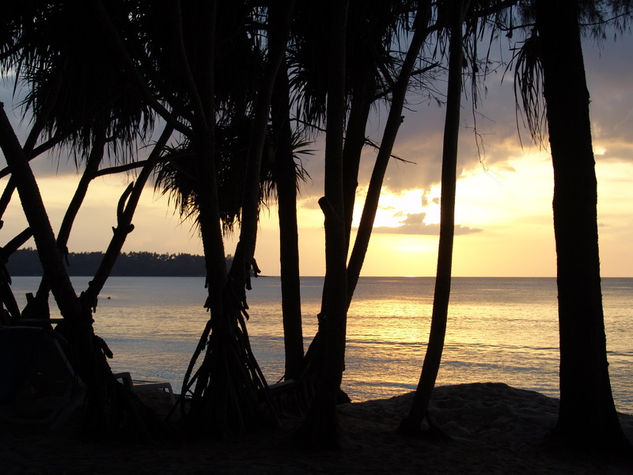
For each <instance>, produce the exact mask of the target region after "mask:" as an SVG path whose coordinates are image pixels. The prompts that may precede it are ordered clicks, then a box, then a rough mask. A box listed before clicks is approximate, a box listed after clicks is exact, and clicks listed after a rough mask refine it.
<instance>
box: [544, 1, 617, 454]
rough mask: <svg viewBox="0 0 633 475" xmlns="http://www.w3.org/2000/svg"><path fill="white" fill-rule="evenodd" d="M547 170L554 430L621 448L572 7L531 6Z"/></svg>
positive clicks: (585, 100) (580, 441)
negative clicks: (552, 259) (556, 340)
mask: <svg viewBox="0 0 633 475" xmlns="http://www.w3.org/2000/svg"><path fill="white" fill-rule="evenodd" d="M535 5H536V25H537V29H538V34H539V38H540V46H541V54H542V57H541V59H542V65H543V74H544V93H545V101H546V104H547V123H548V129H549V140H550V148H551V154H552V163H553V167H554V200H553V209H554V232H555V237H556V256H557V284H558V318H559V329H560V409H559V417H558V423H557V426H556V432H557V433H558V435H560V436H561V437H562V438H564V439H566V440H569V441H571V442H573V443H578V444H582V445H594V444H597V445H601V446H607V447H608V446H621V445H624V444H625V437H624V435H623V433H622V429H621V427H620V424H619V422H618V418H617V415H616V411H615V407H614V403H613V397H612V395H611V385H610V381H609V372H608V363H607V356H606V337H605V330H604V317H603V310H602V294H601V288H600V262H599V253H598V226H597V211H596V204H597V184H596V175H595V169H594V165H595V162H594V156H593V148H592V142H591V126H590V119H589V93H588V90H587V84H586V79H585V70H584V64H583V57H582V46H581V41H580V33H579V26H578V16H577V15H578V9H577V2H568V1H562V0H537V1H536V2H535Z"/></svg>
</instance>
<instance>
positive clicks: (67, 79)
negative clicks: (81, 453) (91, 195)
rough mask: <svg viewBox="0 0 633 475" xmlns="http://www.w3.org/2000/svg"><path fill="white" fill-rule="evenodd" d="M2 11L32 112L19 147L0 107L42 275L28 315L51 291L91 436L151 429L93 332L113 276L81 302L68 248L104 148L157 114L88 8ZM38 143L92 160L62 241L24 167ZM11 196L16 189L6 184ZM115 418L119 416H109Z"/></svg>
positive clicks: (125, 217)
mask: <svg viewBox="0 0 633 475" xmlns="http://www.w3.org/2000/svg"><path fill="white" fill-rule="evenodd" d="M5 13H6V14H5V16H3V22H2V28H3V30H2V42H3V49H4V51H3V53H4V54H3V56H2V61H3V66H4V67H5V68H7V70H12V71H15V74H16V81H18V82H20V81H24V83H25V84H26V85H27V87H28V91H29V92H28V93H27V96H26V100H25V105H26V110H27V114H30V115H32V117H33V119H32V128H31V131H30V133H29V136H28V138H27V140H26V142H25V144H24V145H21V144H20V143H19V141H18V139H17V137H16V135H15V132H14V130H13V128H12V126H11V124H10V122H9V120H8V118H7V116H6V113H4V111H3V112H2V115H1V116H0V122H1V125H2V127H1V129H0V130H1V133H0V146H1V147H2V151H3V154H4V157H5V160H6V162H7V165H8V169H9V172H10V173H11V179H10V181H9V185H11V184H15V186H16V188H17V191H18V194H19V196H20V201H21V203H22V208H23V210H24V213H25V216H26V218H27V221H28V223H29V227H30V232H31V233H32V234H33V238H34V240H35V244H36V247H37V250H38V255H39V257H40V261H41V264H42V268H43V271H44V277H43V283H42V285H41V286H40V293H39V294H40V297H41V301H40V303H39V304H38V305H35V307H36V308H30V309H29V310H30V311H31V312H32V313H33V316H37V317H40V318H41V317H42V313H41V312H44V313H46V312H45V306H46V303H45V300H46V299H47V297H46V295H47V293H48V289H49V288H50V290H51V291H52V293H53V296H54V298H55V301H56V303H57V306H58V307H59V310H60V312H61V314H62V316H63V322H62V323H60V324H59V325H58V326H57V329H56V330H57V331H58V332H59V333H61V334H63V335H64V336H65V337H66V339H67V340H68V343H69V345H68V348H69V350H68V351H69V355H68V356H69V358H70V360H71V362H72V364H73V366H74V368H75V370H76V371H77V373H78V375H79V376H80V377H81V379H82V380H83V382H84V383H85V384H86V385H87V388H88V413H87V419H86V424H87V426H88V427H89V428H90V430H93V431H95V432H100V433H102V432H108V431H117V430H119V429H121V426H122V425H125V424H126V423H129V425H130V427H128V428H127V429H128V430H129V429H130V428H131V429H132V430H134V429H135V428H136V429H140V430H141V431H143V430H145V431H146V430H147V427H146V426H145V422H147V420H146V419H145V417H144V416H143V415H142V414H143V409H142V408H141V406H140V405H138V403H137V400H136V399H135V398H134V397H132V395H131V393H127V392H126V391H125V390H124V389H123V388H122V386H121V385H119V384H118V383H117V382H116V381H115V379H114V376H113V375H112V373H111V371H110V368H109V365H108V363H107V361H106V355H108V354H109V349H108V348H107V345H105V344H104V342H103V340H101V339H100V338H98V337H97V336H96V335H95V334H94V330H93V326H92V322H93V319H92V310H93V309H94V307H95V306H96V298H97V296H98V292H99V291H100V290H101V286H102V285H103V282H104V281H105V278H107V275H108V274H109V270H108V269H107V266H106V267H102V270H101V271H100V274H99V277H98V279H97V281H98V282H101V283H100V285H99V286H93V287H92V289H91V290H89V291H87V293H83V294H82V295H80V296H78V295H77V294H76V293H75V289H74V288H73V285H72V284H71V282H70V279H69V277H68V272H67V270H66V267H65V264H64V261H63V255H64V251H63V249H65V247H66V243H67V240H68V235H69V233H70V229H71V227H72V222H73V220H74V217H75V215H76V213H77V210H78V209H79V207H80V205H81V201H82V200H83V197H84V196H85V194H86V191H87V187H88V183H89V182H90V180H91V179H92V178H94V177H95V176H96V174H97V173H98V168H99V165H100V163H101V161H102V158H103V156H104V154H105V151H106V148H107V144H109V146H110V147H111V148H110V149H109V151H110V152H111V153H114V152H115V151H118V152H121V149H126V150H128V151H131V150H132V149H133V145H134V143H135V141H136V138H137V137H142V136H143V134H144V133H145V132H148V131H150V130H151V128H152V112H151V110H150V109H149V108H148V107H147V105H146V103H145V102H144V101H143V100H139V98H141V97H142V96H141V95H140V94H139V91H138V88H137V86H136V85H135V84H134V82H133V81H132V80H131V77H130V76H129V75H128V74H127V71H126V68H125V67H124V65H123V64H122V62H121V60H120V58H119V56H118V55H117V54H115V52H114V51H113V50H112V48H111V45H110V44H109V43H108V42H107V41H106V40H105V38H104V37H103V36H102V35H100V34H99V32H98V22H97V21H96V18H95V16H94V15H92V14H91V13H92V11H91V10H90V9H89V8H88V7H87V5H86V4H84V3H82V2H40V3H32V2H27V3H22V4H20V5H14V6H12V7H11V8H9V11H8V12H5ZM168 136H169V133H167V134H163V137H161V140H160V145H159V148H158V149H157V150H156V151H155V152H154V153H153V154H152V158H151V160H150V162H155V160H156V159H157V157H158V155H159V154H160V148H161V147H162V146H164V145H165V142H166V140H167V138H168ZM40 141H41V143H42V145H44V144H46V143H49V142H51V141H52V142H54V143H58V144H59V146H60V147H61V150H63V151H65V150H71V152H70V153H74V154H75V157H76V158H77V159H78V160H79V161H80V160H81V159H83V158H87V166H86V172H85V173H84V177H83V178H82V180H80V185H79V188H78V191H77V193H76V194H75V197H74V199H73V201H72V202H71V204H70V206H69V209H68V212H67V214H66V217H65V219H64V222H63V224H62V228H61V230H60V233H59V234H58V236H55V234H54V233H53V230H52V228H51V225H50V222H49V220H48V216H47V213H46V208H45V205H44V202H43V200H42V197H41V195H40V193H39V190H38V187H37V181H36V179H35V176H34V174H33V172H32V170H31V168H30V166H29V163H28V162H29V160H30V159H31V158H33V155H34V151H35V150H37V148H38V147H36V146H35V145H36V144H37V143H38V142H40ZM119 147H120V148H119ZM148 173H149V172H148V171H144V172H143V173H142V174H141V176H140V177H139V180H138V181H137V183H136V184H135V185H134V187H133V190H132V189H131V190H130V192H128V193H126V194H125V195H124V199H122V201H121V203H120V206H119V208H120V213H119V219H120V220H119V225H120V226H119V230H121V231H123V230H125V232H124V233H123V240H124V236H125V235H127V233H128V232H129V231H130V229H131V228H130V226H131V224H130V221H131V218H132V215H133V212H134V209H135V206H136V202H137V201H138V196H139V195H140V192H141V191H142V189H143V185H144V180H145V179H146V177H147V175H148ZM7 190H9V191H10V187H9V186H8V187H7ZM8 194H9V193H8V192H7V191H6V190H5V195H8ZM115 238H116V232H115ZM121 245H122V240H119V243H118V244H117V245H115V246H111V250H110V251H109V253H108V255H109V258H110V259H112V258H114V257H115V256H116V254H118V251H120V246H121ZM60 247H61V248H63V249H60ZM110 268H111V267H110ZM87 295H90V296H91V298H89V299H88V298H86V296H87ZM45 323H46V322H44V324H45ZM110 412H114V413H115V414H117V416H116V417H115V418H112V417H109V416H108V413H110ZM124 414H126V415H125V416H124ZM139 416H140V417H139ZM135 426H136V427H135ZM146 433H147V432H146Z"/></svg>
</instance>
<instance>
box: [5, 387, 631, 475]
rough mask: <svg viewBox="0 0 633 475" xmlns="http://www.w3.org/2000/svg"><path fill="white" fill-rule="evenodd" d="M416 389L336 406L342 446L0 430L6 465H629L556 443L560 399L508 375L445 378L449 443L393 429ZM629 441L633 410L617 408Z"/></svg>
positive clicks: (517, 469)
mask: <svg viewBox="0 0 633 475" xmlns="http://www.w3.org/2000/svg"><path fill="white" fill-rule="evenodd" d="M412 397H413V393H407V394H404V395H400V396H395V397H392V398H389V399H379V400H370V401H365V402H357V403H349V404H343V405H341V406H339V408H338V413H339V422H340V429H341V434H342V447H341V449H340V450H336V451H333V450H316V449H302V448H297V446H296V444H294V443H293V442H292V431H289V430H287V428H286V430H284V429H276V430H260V431H258V432H253V433H249V434H246V435H245V436H244V438H243V439H241V440H240V441H235V442H211V441H195V442H186V443H181V444H171V445H168V446H164V445H161V446H157V445H156V444H138V445H133V446H125V445H123V444H122V443H118V442H111V443H97V442H82V441H80V440H77V439H76V438H72V437H64V436H60V435H59V434H50V433H49V434H39V435H35V436H33V435H32V434H31V435H28V434H22V435H20V434H15V433H13V434H11V433H7V432H6V431H3V433H2V438H1V439H0V440H1V442H2V443H1V445H0V460H3V461H5V463H4V465H5V467H6V468H8V470H7V473H115V472H116V473H131V472H141V473H149V472H152V473H206V472H213V473H455V474H457V473H460V474H461V473H587V474H589V473H613V474H620V473H622V474H624V473H631V466H632V465H631V461H630V460H629V461H627V462H622V461H619V462H618V461H609V460H604V459H601V458H599V457H596V456H592V455H591V454H588V453H585V452H573V453H572V452H570V451H560V450H554V449H553V448H552V446H551V445H550V444H548V442H547V440H548V434H549V433H550V430H551V429H552V428H553V426H554V424H555V423H556V416H557V410H558V400H557V399H554V398H551V397H548V396H544V395H542V394H540V393H537V392H534V391H527V390H522V389H515V388H512V387H510V386H508V385H506V384H503V383H470V384H461V385H451V386H439V387H437V388H436V389H435V390H434V392H433V397H432V400H431V405H430V411H431V414H432V416H433V419H434V422H435V424H436V425H437V426H438V427H439V428H441V429H442V430H443V431H444V432H445V433H446V434H447V435H449V436H450V437H451V439H452V440H450V441H439V440H435V441H434V440H429V439H428V438H426V439H425V438H422V437H419V438H411V437H404V436H401V435H399V434H398V433H397V432H396V428H397V426H398V424H399V422H400V420H401V419H402V417H403V416H404V415H405V414H406V412H407V411H408V409H409V407H410V403H411V400H412ZM620 421H621V423H622V426H623V430H624V431H625V433H626V434H627V436H628V438H629V440H633V416H632V415H628V414H620Z"/></svg>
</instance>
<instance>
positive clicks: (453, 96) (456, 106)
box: [399, 0, 470, 434]
mask: <svg viewBox="0 0 633 475" xmlns="http://www.w3.org/2000/svg"><path fill="white" fill-rule="evenodd" d="M469 5H470V1H468V0H456V1H453V2H449V3H448V4H447V5H445V6H444V7H445V8H447V12H446V13H445V16H446V18H448V23H449V24H448V25H447V28H448V29H449V30H450V43H449V65H448V91H447V93H446V97H447V101H446V117H445V122H444V145H443V151H442V181H441V186H442V197H441V203H440V206H441V217H440V242H439V248H438V257H437V272H436V276H435V294H434V298H433V314H432V316H431V333H430V336H429V344H428V346H427V350H426V356H425V358H424V365H423V367H422V373H421V375H420V381H419V383H418V386H417V389H416V391H415V398H414V401H413V404H412V406H411V411H410V413H409V415H408V416H407V417H406V418H405V419H404V420H403V421H402V423H401V424H400V427H399V430H400V431H401V432H403V433H406V434H412V433H417V432H419V431H420V425H421V423H422V419H423V418H424V417H425V416H426V413H427V408H428V404H429V401H430V399H431V392H432V390H433V387H434V386H435V380H436V378H437V373H438V370H439V367H440V361H441V359H442V350H443V348H444V336H445V333H446V320H447V316H448V302H449V297H450V289H451V269H452V263H453V237H454V233H455V189H456V183H457V145H458V139H459V116H460V107H461V94H462V68H463V63H464V45H463V28H464V26H463V25H464V20H465V18H466V12H467V11H468V8H469Z"/></svg>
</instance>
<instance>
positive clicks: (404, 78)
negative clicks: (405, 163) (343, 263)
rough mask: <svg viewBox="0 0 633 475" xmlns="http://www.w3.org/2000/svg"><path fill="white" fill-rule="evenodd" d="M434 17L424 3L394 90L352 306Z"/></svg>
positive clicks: (357, 257) (359, 244)
mask: <svg viewBox="0 0 633 475" xmlns="http://www.w3.org/2000/svg"><path fill="white" fill-rule="evenodd" d="M430 15H431V3H430V2H427V1H422V2H420V7H419V9H418V12H417V14H416V18H415V32H414V34H413V39H412V40H411V44H410V45H409V50H408V51H407V55H406V57H405V60H404V63H403V65H402V68H401V69H400V73H399V75H398V79H397V81H396V84H395V86H394V89H393V93H392V100H391V108H390V110H389V116H388V117H387V123H386V124H385V130H384V133H383V137H382V141H381V143H380V150H379V151H378V156H377V157H376V163H375V164H374V169H373V171H372V174H371V179H370V182H369V188H368V190H367V196H366V198H365V205H364V206H363V214H362V216H361V220H360V224H359V226H358V233H357V234H356V240H355V242H354V247H353V249H352V254H351V256H350V258H349V263H348V266H347V292H348V296H347V297H348V305H349V303H350V302H351V299H352V295H353V293H354V289H355V288H356V284H357V283H358V277H359V276H360V271H361V268H362V267H363V262H364V261H365V255H366V254H367V248H368V247H369V239H370V237H371V232H372V230H373V227H374V219H375V218H376V210H377V209H378V201H379V199H380V192H381V190H382V183H383V180H384V178H385V173H386V171H387V165H388V164H389V158H390V157H391V151H392V150H393V145H394V143H395V141H396V136H397V135H398V129H399V128H400V124H401V123H402V108H403V106H404V100H405V97H406V94H407V89H408V86H409V78H410V77H411V72H412V71H413V66H414V65H415V61H416V60H417V57H418V54H419V52H420V48H421V47H422V45H423V44H424V40H425V39H426V37H427V36H428V34H429V30H428V22H429V20H430ZM350 222H351V221H350Z"/></svg>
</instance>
